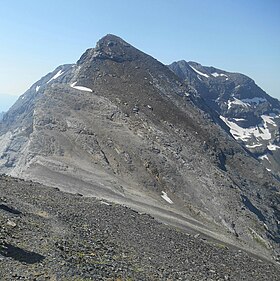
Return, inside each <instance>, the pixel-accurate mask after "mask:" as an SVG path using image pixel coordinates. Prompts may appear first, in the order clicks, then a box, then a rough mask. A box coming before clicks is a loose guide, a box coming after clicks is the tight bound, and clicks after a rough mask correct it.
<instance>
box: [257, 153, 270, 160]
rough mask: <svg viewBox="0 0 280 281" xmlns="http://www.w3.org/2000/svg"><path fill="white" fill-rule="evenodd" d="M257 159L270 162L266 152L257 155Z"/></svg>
mask: <svg viewBox="0 0 280 281" xmlns="http://www.w3.org/2000/svg"><path fill="white" fill-rule="evenodd" d="M259 159H261V160H267V161H268V162H270V160H269V159H268V156H267V155H266V154H264V155H262V156H259Z"/></svg>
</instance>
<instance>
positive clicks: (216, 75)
mask: <svg viewBox="0 0 280 281" xmlns="http://www.w3.org/2000/svg"><path fill="white" fill-rule="evenodd" d="M211 75H212V76H214V77H215V78H217V77H219V76H224V77H226V78H228V76H227V75H226V74H224V73H217V72H213V73H211Z"/></svg>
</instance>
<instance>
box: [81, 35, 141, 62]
mask: <svg viewBox="0 0 280 281" xmlns="http://www.w3.org/2000/svg"><path fill="white" fill-rule="evenodd" d="M133 50H134V51H133ZM135 51H136V49H135V48H133V47H132V46H131V45H130V44H128V43H127V42H125V41H124V40H123V39H122V38H120V37H118V36H116V35H113V34H107V35H105V36H104V37H102V38H101V39H100V40H99V41H98V42H97V43H96V47H95V48H91V49H88V50H87V51H86V52H85V53H84V54H83V55H82V56H81V58H80V59H79V61H78V64H82V63H84V62H85V61H88V60H90V61H91V60H93V59H96V58H97V59H110V60H113V61H116V62H123V61H127V60H128V61H131V60H134V59H135V58H136V57H137V54H136V52H135Z"/></svg>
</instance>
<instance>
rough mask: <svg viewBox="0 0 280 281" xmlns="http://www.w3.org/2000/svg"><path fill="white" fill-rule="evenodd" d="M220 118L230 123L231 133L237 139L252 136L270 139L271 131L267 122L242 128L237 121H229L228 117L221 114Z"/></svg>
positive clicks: (245, 139)
mask: <svg viewBox="0 0 280 281" xmlns="http://www.w3.org/2000/svg"><path fill="white" fill-rule="evenodd" d="M220 118H221V119H222V120H223V121H224V122H225V123H226V124H227V125H228V127H229V128H230V133H231V134H232V135H233V136H234V138H235V139H241V140H243V141H247V140H249V139H250V138H251V137H255V138H257V139H260V138H261V139H263V140H270V139H271V133H270V131H269V129H268V128H267V126H266V123H264V124H263V125H260V126H256V127H249V128H242V127H240V126H238V125H237V124H236V123H234V122H232V121H229V119H228V118H226V117H224V116H220Z"/></svg>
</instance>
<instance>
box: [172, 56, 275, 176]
mask: <svg viewBox="0 0 280 281" xmlns="http://www.w3.org/2000/svg"><path fill="white" fill-rule="evenodd" d="M169 68H170V69H171V70H172V71H174V72H175V73H176V74H177V75H178V76H179V77H180V78H181V79H182V80H184V81H187V82H188V83H190V84H191V85H192V86H193V87H194V88H195V89H196V90H197V91H198V92H199V94H200V95H201V96H202V97H203V98H204V100H205V102H206V103H207V105H208V106H209V107H211V108H212V109H214V110H215V111H216V112H217V113H218V114H219V116H220V118H221V119H222V120H223V121H224V122H225V124H226V125H227V127H228V128H229V130H230V133H231V134H232V136H233V137H234V138H235V139H236V140H237V141H238V142H239V143H240V144H242V145H243V146H244V147H245V148H246V149H248V150H249V151H250V152H251V153H253V155H254V156H255V157H256V158H257V159H258V160H259V161H260V162H261V163H262V164H263V165H264V166H265V167H266V168H267V170H268V171H271V172H272V173H273V174H274V175H275V176H276V177H278V179H280V102H279V100H277V99H275V98H272V97H271V96H269V95H268V94H267V93H265V92H264V91H263V90H262V89H261V88H260V87H258V86H257V85H256V84H255V82H254V81H253V80H252V79H251V78H249V77H247V76H245V75H243V74H239V73H231V72H227V71H224V70H221V69H217V68H214V67H206V66H202V65H201V64H198V63H195V62H186V61H178V62H174V63H172V64H171V65H169Z"/></svg>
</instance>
